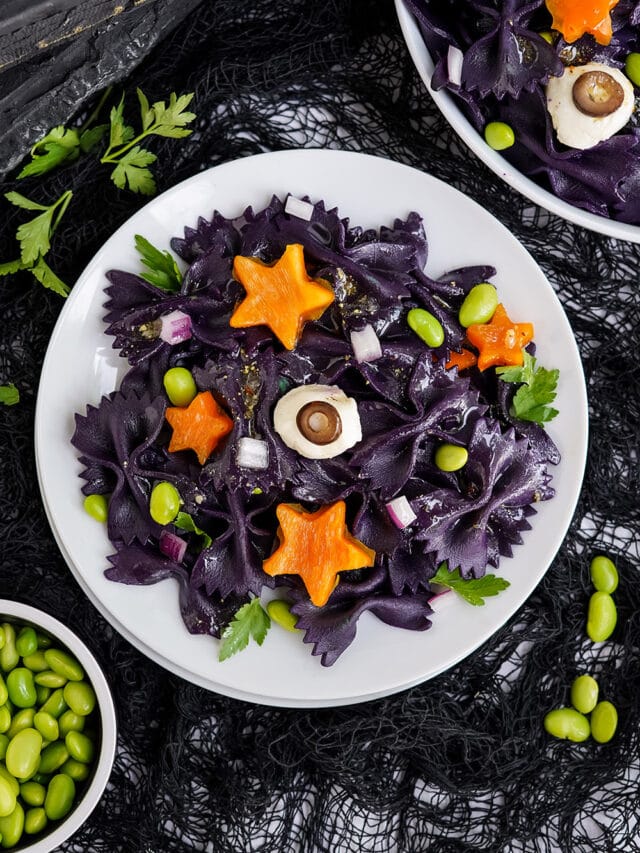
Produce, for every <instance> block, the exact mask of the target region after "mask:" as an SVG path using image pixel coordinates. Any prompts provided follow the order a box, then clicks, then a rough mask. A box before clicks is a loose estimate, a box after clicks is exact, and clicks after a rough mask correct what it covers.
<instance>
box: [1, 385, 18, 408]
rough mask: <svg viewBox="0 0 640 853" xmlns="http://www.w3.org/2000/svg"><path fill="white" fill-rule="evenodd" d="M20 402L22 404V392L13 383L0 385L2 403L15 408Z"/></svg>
mask: <svg viewBox="0 0 640 853" xmlns="http://www.w3.org/2000/svg"><path fill="white" fill-rule="evenodd" d="M18 402H20V392H19V391H18V389H17V388H16V386H15V385H14V384H13V382H10V383H9V384H8V385H0V403H4V405H5V406H15V404H16V403H18Z"/></svg>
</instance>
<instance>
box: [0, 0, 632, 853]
mask: <svg viewBox="0 0 640 853" xmlns="http://www.w3.org/2000/svg"><path fill="white" fill-rule="evenodd" d="M129 67H131V66H129ZM122 85H123V88H124V91H126V92H127V95H128V98H129V99H134V98H135V87H136V85H141V86H142V87H143V88H144V89H145V91H146V93H147V95H149V98H150V100H156V99H157V98H163V97H165V96H166V95H167V93H168V92H170V91H171V90H174V89H175V90H176V91H178V92H180V91H191V90H193V91H195V101H194V103H195V106H196V111H197V113H198V129H197V133H194V134H193V135H192V136H191V137H189V138H188V139H184V140H180V141H177V142H176V141H173V140H161V139H157V140H156V141H155V142H153V143H152V145H153V149H154V151H156V153H157V154H158V157H159V159H158V163H157V168H156V174H157V177H158V184H159V189H160V190H163V189H166V188H167V187H169V186H171V185H172V184H174V183H176V182H178V181H180V180H182V179H183V178H186V177H187V176H189V175H192V174H194V173H195V172H197V171H198V170H201V169H203V168H205V167H208V166H213V165H216V164H218V163H221V162H224V161H228V160H231V159H234V158H237V157H243V156H246V155H249V154H253V153H256V152H261V151H268V150H273V149H282V148H289V147H299V146H303V147H305V146H309V147H311V146H313V147H316V146H329V147H334V148H346V149H352V150H358V151H365V152H368V153H371V154H378V155H382V156H385V157H389V158H393V159H395V160H399V161H401V162H404V163H408V164H410V165H413V166H417V167H419V168H421V169H424V170H426V171H428V172H430V173H432V174H433V175H435V176H437V177H438V178H441V179H443V180H444V181H447V182H448V183H450V184H452V185H453V186H455V187H457V188H459V189H461V190H463V191H464V192H466V193H468V194H469V195H471V196H472V197H473V198H475V199H476V200H477V201H478V202H480V204H482V205H483V206H485V207H486V208H487V209H488V210H489V211H491V212H492V213H493V214H495V215H496V216H497V217H498V218H499V219H500V220H502V222H504V223H505V224H506V225H507V226H508V227H509V228H510V229H511V230H512V231H513V233H514V234H515V235H516V236H517V237H518V238H519V239H520V240H521V241H522V242H523V243H524V245H525V246H526V247H527V248H528V249H529V250H530V252H531V253H532V254H533V256H534V257H535V259H536V260H537V261H538V263H539V264H540V265H541V266H542V268H543V269H544V271H545V272H546V273H547V275H548V276H549V278H550V280H551V282H552V283H553V285H554V287H555V288H556V290H557V292H558V295H559V296H560V299H561V300H562V302H563V304H564V307H565V309H566V311H567V313H568V316H569V319H570V321H571V324H572V327H573V329H574V331H575V334H576V337H577V340H578V344H579V346H580V351H581V353H582V358H583V362H584V368H585V372H586V377H587V381H588V390H589V396H590V415H591V438H590V448H589V461H588V467H587V472H586V479H585V482H584V488H583V490H582V495H581V500H580V504H579V507H578V510H577V513H576V516H575V520H574V523H573V525H572V527H571V529H570V531H569V534H568V536H567V539H566V541H565V543H564V545H563V547H562V549H561V551H560V553H559V554H558V556H557V558H556V559H555V561H554V563H553V565H552V566H551V568H550V570H549V571H548V573H547V574H546V576H545V578H544V580H543V581H542V582H541V583H540V585H539V587H538V588H537V590H536V591H535V593H534V594H533V595H532V597H531V598H530V600H529V601H528V602H527V603H526V604H525V605H524V606H523V607H522V608H521V609H520V611H519V612H518V613H517V614H516V616H515V617H514V618H513V619H512V620H511V621H510V622H509V623H508V624H507V625H506V626H505V627H504V628H502V629H501V630H500V631H498V632H497V634H496V635H495V636H494V637H493V638H492V639H491V640H490V641H489V642H487V643H486V644H485V645H484V646H483V647H482V648H480V649H479V650H478V651H477V652H476V653H475V654H473V655H471V656H470V657H469V658H468V659H467V660H465V661H464V662H463V663H462V664H460V665H459V666H457V667H455V668H454V669H452V670H451V671H449V672H447V673H445V674H444V675H441V676H439V677H438V678H436V679H434V680H432V681H430V682H427V683H425V684H423V685H421V686H418V687H415V688H413V689H411V690H408V691H405V692H403V693H400V694H398V695H396V696H393V697H390V698H387V699H384V700H380V701H376V702H371V703H368V704H364V705H356V706H353V707H345V708H339V709H332V710H312V711H300V710H295V711H294V710H276V709H270V708H266V707H262V706H255V705H250V704H245V703H243V702H239V701H234V700H231V699H227V698H224V697H221V696H217V695H214V694H212V693H208V692H206V691H205V690H202V689H199V688H196V687H194V686H192V685H190V684H188V683H186V682H184V681H182V680H180V679H179V678H177V677H174V676H172V675H170V674H168V673H167V672H165V671H164V670H162V669H160V668H159V667H157V666H155V665H154V664H152V663H151V662H150V661H149V660H147V659H146V658H145V657H143V656H142V655H141V654H139V653H138V652H137V651H135V650H134V649H133V648H132V647H131V646H130V645H129V644H128V643H127V642H125V640H123V639H122V638H121V637H120V636H119V635H118V634H117V632H115V631H114V630H113V629H112V628H111V627H110V626H109V625H108V624H106V623H105V621H104V620H103V619H102V618H101V617H100V616H99V615H98V613H97V612H96V610H95V609H94V608H93V607H92V606H91V605H90V604H89V602H88V601H87V599H86V598H85V596H84V594H83V593H82V591H81V590H80V588H79V587H78V585H77V584H76V582H75V581H74V580H73V578H72V576H71V574H70V572H69V570H68V569H67V567H66V565H65V563H64V560H63V559H62V557H61V555H60V554H59V552H58V550H57V548H56V546H55V544H54V540H53V538H52V536H51V533H50V531H49V528H48V525H47V521H46V519H45V515H44V512H43V508H42V505H41V501H40V497H39V492H38V486H37V479H36V471H35V463H34V456H33V439H32V432H33V413H34V405H35V395H36V392H37V387H38V376H39V371H40V367H41V364H42V360H43V357H44V354H45V350H46V348H47V343H48V340H49V336H50V333H51V330H52V328H53V325H54V323H55V320H56V317H57V314H58V312H59V311H60V308H61V305H62V300H61V299H60V297H58V296H56V295H55V294H53V293H51V292H49V291H46V290H44V289H43V288H42V287H41V286H39V285H36V284H35V283H34V282H33V280H32V279H31V277H30V276H28V275H16V276H14V277H11V278H9V279H4V280H2V282H1V284H0V315H1V316H2V331H1V343H0V384H1V383H2V382H6V381H9V380H11V381H13V382H15V383H16V385H18V387H19V388H20V390H21V393H22V400H21V402H20V404H19V405H17V406H14V407H12V408H6V407H2V409H1V410H0V431H1V437H0V447H1V448H2V450H1V453H2V469H1V470H2V489H0V525H1V530H2V534H1V539H0V541H1V543H2V559H1V563H0V565H1V567H0V594H2V595H3V596H10V597H15V598H18V599H20V600H22V601H26V602H29V603H34V604H36V605H39V606H42V607H44V608H45V609H47V610H49V611H50V612H51V613H53V614H54V615H55V616H57V617H58V618H61V619H62V620H63V621H66V622H68V623H69V624H70V625H71V626H72V627H73V628H74V629H75V630H77V631H78V633H79V634H80V635H81V636H82V637H83V638H84V639H85V640H86V641H87V642H88V644H89V645H90V647H91V648H92V649H93V650H94V651H95V652H96V654H97V655H98V657H99V659H100V661H101V662H102V664H103V665H104V667H105V671H106V673H107V675H108V678H109V681H110V683H111V685H112V688H113V692H114V696H115V700H116V703H117V708H118V716H119V725H120V729H119V738H118V750H117V756H116V762H115V767H114V769H113V774H112V777H111V780H110V784H109V787H108V789H107V791H106V793H105V795H104V797H103V798H102V800H101V802H100V804H99V806H98V807H97V809H96V811H95V812H94V814H93V815H92V816H91V818H90V819H89V821H88V822H87V824H86V825H85V826H84V827H83V828H82V830H81V831H80V832H78V833H77V834H76V836H75V837H74V838H73V839H72V840H70V841H69V842H68V843H66V844H65V845H64V848H63V849H64V850H67V851H85V852H86V851H91V853H94V851H95V853H102V851H109V852H110V851H119V850H123V851H145V853H151V851H154V853H156V851H157V852H158V853H160V851H183V850H184V851H186V850H193V851H265V853H275V851H287V853H290V851H298V850H301V851H326V853H337V852H338V851H340V853H343V851H344V853H351V851H353V853H359V851H373V852H374V853H378V851H380V853H382V851H384V853H388V851H412V853H417V852H418V851H427V850H428V851H430V852H431V851H439V853H444V851H468V850H491V851H526V852H527V853H533V851H536V853H538V851H553V850H562V851H571V853H586V851H614V850H615V851H633V850H638V849H640V827H638V825H637V808H638V778H639V777H638V774H639V771H640V744H639V734H638V732H639V723H640V703H639V700H638V697H639V695H640V690H639V689H638V683H639V682H638V676H639V674H640V662H639V651H638V650H639V648H640V618H639V616H638V612H639V608H640V573H639V572H638V567H637V558H638V546H639V544H640V501H639V500H638V487H637V483H638V480H639V478H640V471H639V461H638V438H637V437H638V423H639V420H640V381H639V380H638V372H637V363H638V353H639V352H640V331H639V330H640V317H639V313H640V312H639V306H640V299H639V298H638V294H637V288H638V269H640V247H639V246H636V245H632V244H629V243H622V242H616V241H614V240H611V239H605V238H602V237H599V236H597V235H595V234H592V233H590V232H587V231H584V230H582V229H580V228H578V227H575V226H573V225H571V224H568V223H566V222H563V221H561V220H560V219H558V218H556V217H554V216H551V215H548V214H547V213H545V212H543V211H541V210H539V209H537V208H535V207H533V206H532V205H531V204H530V203H528V202H527V201H526V200H525V199H523V198H521V197H520V196H519V195H517V194H516V193H515V192H513V191H511V190H509V188H508V187H506V186H505V185H504V184H503V183H501V182H500V180H499V179H498V178H497V177H495V176H494V175H493V173H491V172H489V171H488V170H487V169H486V168H484V167H483V166H482V165H481V164H480V163H479V162H478V161H477V160H476V159H475V158H474V157H473V156H472V155H470V154H469V152H468V151H467V150H466V148H465V147H464V146H463V145H462V144H461V143H460V142H459V141H458V140H457V138H456V137H455V136H454V134H453V133H452V131H451V130H450V129H449V127H448V126H447V124H446V123H445V121H444V120H443V119H442V118H441V117H440V116H439V115H438V114H437V112H436V110H435V108H434V106H433V104H432V102H431V100H430V99H429V97H428V95H427V94H426V93H425V90H424V88H423V86H422V84H421V83H420V81H419V78H418V75H417V73H416V71H415V70H414V68H413V65H412V63H411V60H410V58H409V55H408V52H407V50H406V48H405V45H404V42H403V40H402V37H401V34H400V30H399V26H398V23H397V20H396V17H395V12H394V8H393V5H392V3H391V0H380V2H377V3H376V2H373V0H326V2H313V0H287V2H280V0H279V1H278V2H274V1H273V0H215V2H202V3H201V4H200V5H199V6H198V7H197V8H196V9H195V11H193V12H192V13H191V14H190V15H188V16H187V17H186V18H185V19H184V20H183V21H182V23H181V24H179V26H178V27H177V28H176V29H175V30H174V31H173V32H172V33H171V34H170V35H168V36H166V37H164V38H163V40H162V41H161V42H160V43H159V44H158V45H157V46H155V47H154V49H153V51H152V52H151V53H150V54H149V55H148V56H147V57H146V58H145V59H144V60H143V61H142V63H141V64H140V65H139V66H138V67H137V68H136V69H135V70H134V71H133V72H131V73H130V76H129V77H128V78H127V79H126V80H125V81H124V83H123V84H122ZM119 91H120V90H119V89H118V90H117V94H118V95H119ZM92 106H93V102H89V103H87V104H86V105H82V107H83V108H85V107H86V109H87V110H89V109H90V108H91V107H92ZM25 153H26V152H25ZM12 174H13V173H12ZM15 188H19V189H20V190H21V191H22V192H24V193H25V194H26V195H29V194H30V193H32V194H34V195H35V194H37V193H39V192H40V193H41V194H42V195H41V197H46V198H50V199H51V200H53V199H55V198H57V197H58V195H60V193H61V192H62V191H63V190H64V189H68V188H70V189H72V190H73V191H74V200H73V207H72V208H70V209H69V211H68V213H67V215H66V216H65V219H64V220H63V224H62V226H61V228H60V230H59V231H58V232H57V234H56V237H55V241H54V245H53V248H52V252H51V256H50V257H51V265H52V266H53V268H54V269H55V270H56V271H57V272H58V274H59V275H61V277H62V278H64V279H65V280H68V281H73V280H74V279H75V277H77V275H78V274H79V273H80V271H81V270H82V268H83V267H84V265H85V264H86V263H87V261H88V260H89V258H90V257H91V256H92V255H93V254H94V253H95V251H96V250H97V249H98V248H99V247H100V245H101V243H102V242H103V241H104V240H105V239H106V238H107V237H108V236H110V235H111V234H112V233H113V231H114V230H115V229H116V227H117V226H118V225H120V224H121V223H122V222H123V221H124V220H125V219H126V218H127V217H128V216H129V215H131V214H132V213H133V212H134V211H135V210H136V209H138V208H139V207H140V206H141V205H142V204H143V203H144V199H143V198H141V197H139V196H135V195H133V194H131V193H127V192H120V191H118V190H116V189H115V188H114V186H113V185H112V184H111V183H110V181H109V180H108V175H107V173H106V172H105V171H104V170H102V169H100V168H96V166H95V161H94V160H91V159H87V158H84V159H80V160H78V161H77V162H76V163H74V164H71V165H70V166H67V167H65V168H63V169H61V170H60V171H58V172H57V173H55V174H52V175H51V176H49V177H47V178H46V179H43V180H42V181H41V182H39V181H37V180H34V181H30V182H24V181H23V182H17V181H13V180H6V181H5V183H4V184H3V187H2V189H3V190H4V191H7V190H8V189H15ZM381 192H384V187H381ZM2 216H3V220H2V242H1V246H0V248H1V255H0V258H2V260H7V259H9V258H11V257H13V256H14V254H15V244H14V242H13V235H14V233H15V229H16V226H17V223H18V222H19V221H22V219H21V218H20V215H19V213H18V212H17V211H16V210H15V209H14V208H12V207H9V206H8V205H4V202H3V207H2ZM560 367H562V365H560ZM601 551H604V552H608V553H609V554H610V555H611V556H612V557H613V558H614V559H615V560H616V562H617V564H618V567H619V570H620V575H621V582H620V587H619V590H618V591H617V592H616V602H617V604H618V610H619V622H618V628H617V629H616V632H615V634H614V636H613V637H612V639H611V641H609V642H607V643H604V644H600V645H596V646H594V645H593V644H592V643H590V642H589V641H588V640H587V638H586V635H585V613H586V605H587V601H588V596H589V593H590V583H589V578H588V564H589V559H590V557H591V555H593V554H594V553H595V552H601ZM428 641H429V638H428V635H425V642H428ZM578 669H588V670H590V671H592V672H593V673H595V674H597V676H598V679H599V682H600V685H601V690H602V692H603V694H604V695H605V696H606V697H607V698H609V699H610V700H612V701H613V702H614V703H615V704H616V705H617V707H618V710H619V714H620V725H619V730H618V733H617V735H616V736H615V738H614V740H613V741H612V742H611V743H610V744H608V745H605V746H598V745H597V744H595V743H594V742H592V741H589V742H587V743H586V744H583V745H578V744H571V743H569V742H565V741H553V740H551V739H550V738H549V737H548V736H547V735H545V733H544V732H543V730H542V718H543V716H544V714H545V712H546V711H547V710H548V709H549V708H551V707H552V706H555V705H558V704H562V703H565V702H566V701H567V699H568V689H569V685H570V683H571V681H572V678H573V677H574V675H575V674H576V672H577V671H578Z"/></svg>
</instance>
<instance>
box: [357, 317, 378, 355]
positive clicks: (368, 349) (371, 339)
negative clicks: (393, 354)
mask: <svg viewBox="0 0 640 853" xmlns="http://www.w3.org/2000/svg"><path fill="white" fill-rule="evenodd" d="M351 347H352V349H353V354H354V355H355V357H356V361H375V360H376V359H378V358H380V357H381V356H382V347H381V346H380V339H379V338H378V336H377V335H376V332H375V329H374V328H373V326H370V325H369V324H368V323H367V325H366V326H365V327H364V329H360V331H359V332H351Z"/></svg>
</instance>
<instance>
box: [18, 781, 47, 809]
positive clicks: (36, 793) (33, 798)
mask: <svg viewBox="0 0 640 853" xmlns="http://www.w3.org/2000/svg"><path fill="white" fill-rule="evenodd" d="M46 793H47V789H46V788H45V786H44V785H40V783H39V782H34V781H33V780H30V781H29V782H23V783H22V785H20V796H21V797H22V799H23V800H24V801H25V803H26V804H27V805H28V806H41V805H42V804H43V803H44V798H45V795H46Z"/></svg>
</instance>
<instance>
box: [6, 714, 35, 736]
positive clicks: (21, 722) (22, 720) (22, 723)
mask: <svg viewBox="0 0 640 853" xmlns="http://www.w3.org/2000/svg"><path fill="white" fill-rule="evenodd" d="M35 713H36V712H35V708H23V709H22V711H18V713H17V714H14V715H13V717H12V718H11V725H10V726H9V731H8V732H7V735H8V736H9V740H11V739H12V738H14V737H15V736H16V735H17V734H18V732H21V731H23V730H24V729H32V728H33V718H34V716H35Z"/></svg>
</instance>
